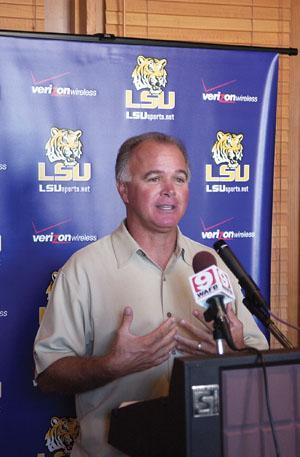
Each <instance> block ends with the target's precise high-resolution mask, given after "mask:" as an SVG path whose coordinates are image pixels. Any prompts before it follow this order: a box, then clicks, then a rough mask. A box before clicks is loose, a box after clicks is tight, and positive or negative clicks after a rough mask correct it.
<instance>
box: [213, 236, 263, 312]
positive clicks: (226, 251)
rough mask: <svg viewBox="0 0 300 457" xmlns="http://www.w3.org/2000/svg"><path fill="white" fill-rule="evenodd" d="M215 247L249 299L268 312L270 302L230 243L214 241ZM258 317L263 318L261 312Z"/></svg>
mask: <svg viewBox="0 0 300 457" xmlns="http://www.w3.org/2000/svg"><path fill="white" fill-rule="evenodd" d="M213 247H214V249H215V251H216V252H217V253H218V254H219V256H220V257H221V259H222V260H223V261H224V262H225V264H226V265H227V267H228V268H229V270H231V272H232V273H233V274H234V275H235V277H236V278H237V280H238V282H239V284H240V286H241V288H242V289H243V290H244V292H245V295H246V297H247V299H249V300H250V302H251V303H252V304H255V305H258V306H259V307H261V308H263V310H264V311H266V312H267V313H268V304H267V302H266V300H265V299H264V297H263V296H262V294H261V292H260V290H259V287H258V286H257V285H256V284H255V282H254V281H253V279H252V278H251V276H249V275H248V273H247V272H246V271H245V269H244V268H243V266H242V265H241V263H240V262H239V260H238V259H237V257H236V256H235V254H234V253H233V252H232V250H231V249H230V247H229V246H228V244H227V243H225V241H224V240H219V241H216V242H215V243H214V245H213ZM250 306H251V305H250ZM252 308H253V307H252ZM251 311H252V313H253V314H255V312H254V311H253V309H252V310H251ZM264 314H265V313H264ZM258 317H259V318H260V319H261V314H260V316H258Z"/></svg>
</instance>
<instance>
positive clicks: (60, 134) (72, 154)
mask: <svg viewBox="0 0 300 457" xmlns="http://www.w3.org/2000/svg"><path fill="white" fill-rule="evenodd" d="M81 135H82V131H81V130H75V131H74V130H69V129H68V130H67V129H58V128H56V127H53V128H52V129H51V136H50V138H49V140H48V141H47V143H46V146H45V149H46V156H47V157H48V159H49V161H50V162H57V161H62V162H63V164H64V165H65V166H71V167H73V166H74V165H76V164H77V161H78V160H79V159H80V157H81V154H82V143H81V141H80V139H79V138H80V137H81Z"/></svg>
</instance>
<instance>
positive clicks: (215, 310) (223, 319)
mask: <svg viewBox="0 0 300 457" xmlns="http://www.w3.org/2000/svg"><path fill="white" fill-rule="evenodd" d="M207 303H208V304H209V305H210V306H209V307H208V308H207V310H206V311H205V312H204V318H205V320H206V322H211V321H212V320H213V321H214V330H213V337H214V340H215V341H216V349H217V354H219V355H223V354H224V352H225V348H224V343H225V341H226V342H227V344H228V345H229V347H231V341H232V338H231V333H230V328H229V324H228V321H227V315H226V310H225V307H224V303H223V296H222V295H215V296H213V297H210V298H209V299H208V300H207Z"/></svg>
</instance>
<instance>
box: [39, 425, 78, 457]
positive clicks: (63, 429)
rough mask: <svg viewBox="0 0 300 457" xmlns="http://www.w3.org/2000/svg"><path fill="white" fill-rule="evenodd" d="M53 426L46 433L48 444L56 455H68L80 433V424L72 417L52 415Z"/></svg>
mask: <svg viewBox="0 0 300 457" xmlns="http://www.w3.org/2000/svg"><path fill="white" fill-rule="evenodd" d="M50 423H51V426H50V428H49V430H48V431H47V433H46V435H45V441H46V446H47V448H48V450H49V451H50V452H55V451H60V452H55V457H68V456H69V455H70V454H71V450H72V447H73V444H74V441H75V440H76V438H77V436H78V435H79V424H78V421H77V419H74V418H72V417H52V418H51V422H50Z"/></svg>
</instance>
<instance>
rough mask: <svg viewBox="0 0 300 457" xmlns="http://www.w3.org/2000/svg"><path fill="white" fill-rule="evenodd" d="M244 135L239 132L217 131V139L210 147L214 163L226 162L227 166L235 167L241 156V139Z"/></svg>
mask: <svg viewBox="0 0 300 457" xmlns="http://www.w3.org/2000/svg"><path fill="white" fill-rule="evenodd" d="M243 138H244V135H242V134H241V133H239V134H235V133H229V132H228V133H224V132H221V131H219V132H218V133H217V141H216V142H215V144H214V145H213V147H212V150H211V151H212V158H213V159H214V161H215V163H216V164H217V165H219V164H220V163H227V166H228V168H231V169H235V168H237V167H238V166H239V162H240V161H241V160H242V158H243V145H242V143H241V142H242V140H243Z"/></svg>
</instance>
